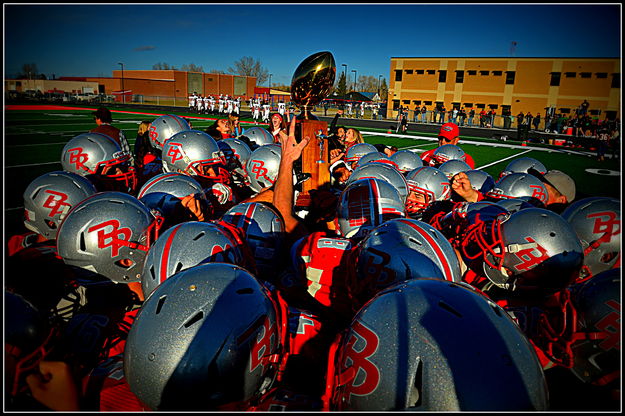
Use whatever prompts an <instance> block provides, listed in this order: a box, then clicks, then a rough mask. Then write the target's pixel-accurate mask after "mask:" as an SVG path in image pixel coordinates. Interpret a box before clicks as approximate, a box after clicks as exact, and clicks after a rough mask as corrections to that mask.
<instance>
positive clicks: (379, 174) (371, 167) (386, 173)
mask: <svg viewBox="0 0 625 416" xmlns="http://www.w3.org/2000/svg"><path fill="white" fill-rule="evenodd" d="M370 154H371V153H370ZM367 156H369V155H365V156H363V158H365V157H367ZM360 160H362V158H361V159H360ZM359 163H360V162H359ZM365 178H377V179H382V180H384V181H386V182H388V183H390V184H391V185H393V186H394V187H395V188H396V189H397V190H398V191H399V195H400V196H401V198H402V201H404V203H405V202H406V197H407V196H408V183H407V182H406V178H404V175H402V174H401V173H400V172H399V170H398V169H396V168H394V167H393V166H392V165H389V164H386V163H377V162H370V163H366V164H363V165H359V166H358V167H357V168H356V169H354V171H353V172H352V174H351V175H350V176H349V179H347V182H346V185H349V184H350V183H352V182H355V181H357V180H358V179H365Z"/></svg>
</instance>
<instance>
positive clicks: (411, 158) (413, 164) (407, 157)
mask: <svg viewBox="0 0 625 416" xmlns="http://www.w3.org/2000/svg"><path fill="white" fill-rule="evenodd" d="M390 159H391V160H392V161H393V162H395V164H396V165H397V168H398V169H399V171H400V172H401V173H402V174H403V175H406V174H407V173H408V172H410V171H412V170H415V169H417V168H420V167H422V166H423V160H421V158H420V157H419V155H418V154H417V153H415V152H413V151H411V150H400V151H398V152H395V153H393V154H392V155H391V157H390Z"/></svg>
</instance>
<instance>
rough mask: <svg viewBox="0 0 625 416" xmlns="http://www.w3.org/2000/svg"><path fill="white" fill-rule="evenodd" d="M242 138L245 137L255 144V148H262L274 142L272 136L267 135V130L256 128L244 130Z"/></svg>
mask: <svg viewBox="0 0 625 416" xmlns="http://www.w3.org/2000/svg"><path fill="white" fill-rule="evenodd" d="M242 136H245V137H247V138H248V139H250V140H251V141H252V142H254V143H256V145H257V146H264V145H266V144H272V143H275V142H276V141H275V139H274V137H273V134H271V133H269V130H267V129H265V128H262V127H258V126H254V127H249V128H247V129H245V131H244V132H243V134H242Z"/></svg>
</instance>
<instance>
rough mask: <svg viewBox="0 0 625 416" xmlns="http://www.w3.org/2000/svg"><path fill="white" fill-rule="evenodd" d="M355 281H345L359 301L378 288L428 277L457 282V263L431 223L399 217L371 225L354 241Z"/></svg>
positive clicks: (451, 248)
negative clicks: (361, 238)
mask: <svg viewBox="0 0 625 416" xmlns="http://www.w3.org/2000/svg"><path fill="white" fill-rule="evenodd" d="M357 253H358V254H357V262H356V275H355V279H356V281H355V282H354V283H352V284H350V285H349V287H350V289H352V290H353V293H354V294H355V295H356V298H358V299H360V301H361V303H360V305H362V304H363V303H364V302H365V301H367V300H369V299H370V298H371V297H373V295H375V294H376V293H377V292H379V291H380V290H381V289H384V288H385V287H388V286H390V285H391V284H394V283H396V282H400V281H403V280H408V279H415V278H423V277H429V278H433V279H443V280H449V281H453V282H460V281H461V277H462V274H461V272H460V263H459V261H458V257H457V256H456V252H455V251H454V249H453V247H452V246H451V243H449V241H447V239H446V238H445V236H444V235H443V234H442V233H441V232H440V231H438V230H436V229H435V228H434V227H432V226H431V225H429V224H427V223H424V222H422V221H418V220H413V219H408V218H401V219H393V220H389V221H386V222H385V223H383V224H382V225H380V226H378V227H376V228H374V229H373V230H371V232H369V234H368V235H367V236H366V237H365V239H364V240H362V241H361V242H360V243H359V244H358V249H357Z"/></svg>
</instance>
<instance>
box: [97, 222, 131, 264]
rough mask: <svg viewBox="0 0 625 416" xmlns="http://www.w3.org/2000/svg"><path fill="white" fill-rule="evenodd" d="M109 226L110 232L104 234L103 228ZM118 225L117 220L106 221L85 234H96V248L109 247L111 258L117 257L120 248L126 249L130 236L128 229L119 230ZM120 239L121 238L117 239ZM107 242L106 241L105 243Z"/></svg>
mask: <svg viewBox="0 0 625 416" xmlns="http://www.w3.org/2000/svg"><path fill="white" fill-rule="evenodd" d="M108 226H111V227H112V228H111V229H110V232H108V233H107V232H106V231H105V228H106V227H108ZM119 226H120V223H119V221H118V220H108V221H105V222H103V223H101V224H97V225H94V226H92V227H90V228H89V229H88V230H87V232H89V233H91V232H93V231H97V232H98V248H101V249H104V248H107V247H111V257H117V256H118V255H119V249H120V248H121V247H122V246H126V247H128V240H129V239H130V236H131V235H132V231H131V230H130V228H126V227H124V228H119ZM119 237H121V238H119ZM107 240H108V241H107Z"/></svg>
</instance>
